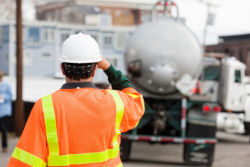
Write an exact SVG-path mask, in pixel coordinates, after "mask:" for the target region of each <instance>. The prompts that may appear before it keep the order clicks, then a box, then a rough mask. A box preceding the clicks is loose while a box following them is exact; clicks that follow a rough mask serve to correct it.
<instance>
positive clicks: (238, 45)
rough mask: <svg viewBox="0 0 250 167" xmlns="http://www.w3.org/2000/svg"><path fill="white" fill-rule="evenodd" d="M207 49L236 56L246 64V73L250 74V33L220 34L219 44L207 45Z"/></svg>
mask: <svg viewBox="0 0 250 167" xmlns="http://www.w3.org/2000/svg"><path fill="white" fill-rule="evenodd" d="M206 51H207V52H215V53H226V54H228V56H234V57H236V58H237V59H238V60H240V61H241V62H243V63H244V64H246V66H247V68H246V74H247V75H249V74H250V34H242V35H229V36H220V37H219V44H217V45H209V46H207V47H206Z"/></svg>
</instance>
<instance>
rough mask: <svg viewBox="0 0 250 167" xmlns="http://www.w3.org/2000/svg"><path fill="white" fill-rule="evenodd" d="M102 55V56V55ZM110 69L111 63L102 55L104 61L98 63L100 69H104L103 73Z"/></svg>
mask: <svg viewBox="0 0 250 167" xmlns="http://www.w3.org/2000/svg"><path fill="white" fill-rule="evenodd" d="M101 55H102V54H101ZM109 67H110V63H109V62H108V60H107V59H106V58H105V57H104V56H103V55H102V61H100V62H98V68H100V69H103V71H105V70H107V69H108V68H109Z"/></svg>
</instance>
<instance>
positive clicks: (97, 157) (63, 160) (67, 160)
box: [48, 147, 120, 167]
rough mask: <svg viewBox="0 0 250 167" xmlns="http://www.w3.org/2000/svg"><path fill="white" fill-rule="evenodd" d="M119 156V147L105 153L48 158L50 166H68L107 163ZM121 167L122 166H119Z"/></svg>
mask: <svg viewBox="0 0 250 167" xmlns="http://www.w3.org/2000/svg"><path fill="white" fill-rule="evenodd" d="M118 155H119V147H116V148H114V149H108V150H106V151H103V152H95V153H84V154H69V155H60V156H53V155H52V156H48V162H49V163H48V165H49V166H68V165H80V164H89V163H100V162H105V161H107V160H109V159H113V158H116V157H117V156H118ZM119 167H120V166H119Z"/></svg>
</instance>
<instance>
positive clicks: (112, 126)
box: [8, 33, 144, 167]
mask: <svg viewBox="0 0 250 167" xmlns="http://www.w3.org/2000/svg"><path fill="white" fill-rule="evenodd" d="M59 60H60V61H61V62H62V63H61V69H62V73H63V75H65V78H66V83H65V84H64V85H62V87H61V89H60V90H57V91H56V92H54V93H52V94H51V95H47V96H45V97H43V98H41V99H40V100H38V101H37V102H36V103H35V105H34V107H33V109H32V111H31V113H30V116H29V119H28V121H27V123H26V126H25V128H24V131H23V133H22V136H21V138H20V140H19V142H18V144H17V146H16V148H15V150H14V152H13V154H12V157H11V159H10V161H9V163H8V167H20V166H22V167H26V166H27V167H30V166H37V167H44V166H57V167H58V166H59V167H65V166H67V167H71V166H72V167H76V166H77V167H122V162H121V159H120V156H119V145H120V142H121V139H120V135H121V133H123V132H126V131H128V130H131V129H133V128H134V127H136V125H137V124H138V121H139V120H140V118H141V117H142V115H143V114H144V101H143V97H142V95H141V94H140V93H138V92H137V91H136V90H134V89H133V88H132V87H131V85H130V82H129V80H128V79H127V78H126V77H125V76H124V75H123V74H122V73H121V72H120V71H118V70H116V69H115V68H114V67H113V66H112V65H111V64H110V63H109V62H108V61H107V60H106V59H105V58H104V57H103V56H102V55H101V54H100V51H99V46H98V44H97V43H96V41H95V40H94V39H93V38H92V37H91V36H89V35H85V34H82V33H79V34H76V35H71V36H70V37H69V38H68V39H67V40H66V41H65V42H64V43H63V46H62V54H61V55H60V59H59ZM97 68H100V69H102V70H103V71H104V72H105V73H106V75H107V77H108V80H109V82H110V83H111V85H112V88H113V90H108V89H107V90H105V89H98V88H96V87H95V85H94V84H93V83H92V81H93V77H94V76H95V73H96V70H97Z"/></svg>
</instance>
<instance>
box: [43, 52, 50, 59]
mask: <svg viewBox="0 0 250 167" xmlns="http://www.w3.org/2000/svg"><path fill="white" fill-rule="evenodd" d="M41 57H42V59H50V58H51V57H52V56H51V53H50V52H43V53H42V54H41Z"/></svg>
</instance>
